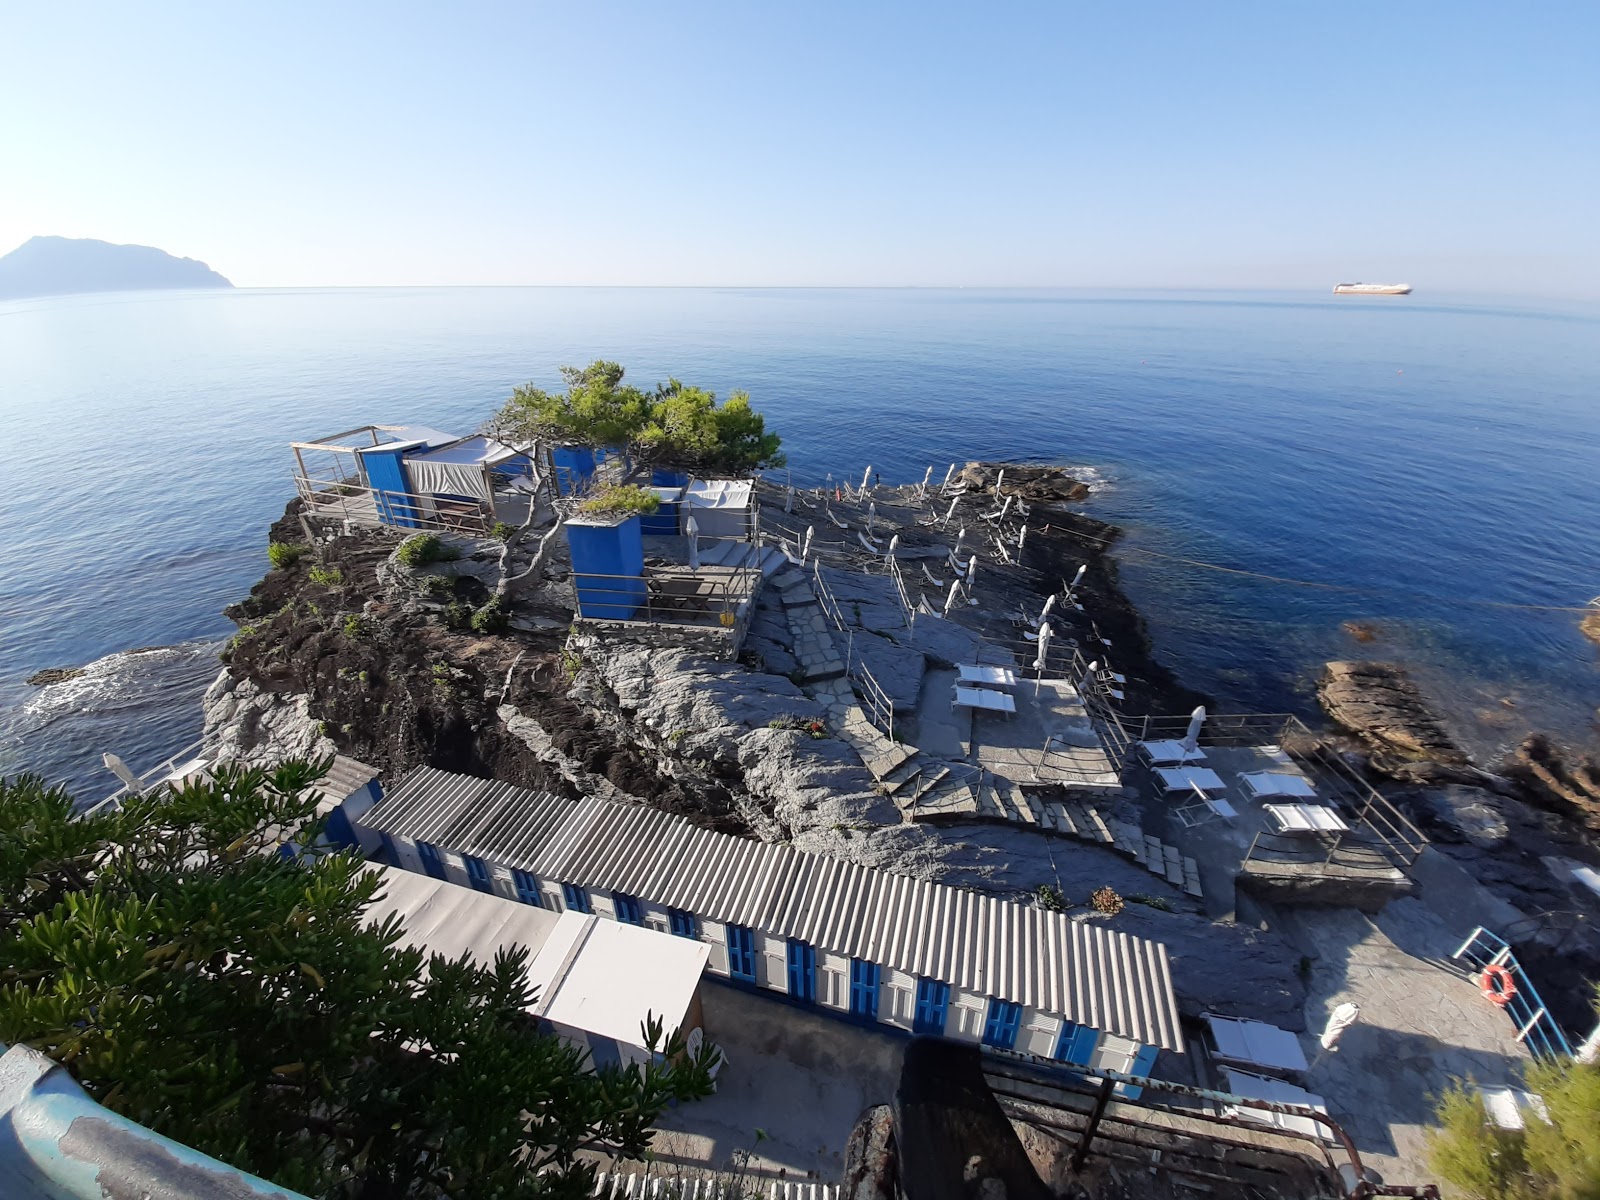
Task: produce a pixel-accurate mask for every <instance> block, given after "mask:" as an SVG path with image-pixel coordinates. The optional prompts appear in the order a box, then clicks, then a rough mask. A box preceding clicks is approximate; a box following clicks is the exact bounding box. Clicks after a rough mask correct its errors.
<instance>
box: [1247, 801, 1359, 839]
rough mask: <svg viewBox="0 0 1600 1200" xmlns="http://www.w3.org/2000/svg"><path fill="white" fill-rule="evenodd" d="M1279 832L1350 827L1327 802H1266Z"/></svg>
mask: <svg viewBox="0 0 1600 1200" xmlns="http://www.w3.org/2000/svg"><path fill="white" fill-rule="evenodd" d="M1262 808H1263V809H1265V810H1266V813H1267V815H1268V816H1269V817H1271V818H1272V819H1273V821H1275V822H1276V823H1277V826H1278V832H1279V833H1338V832H1341V831H1342V830H1346V829H1349V828H1350V826H1349V825H1347V824H1345V820H1344V818H1343V817H1341V816H1340V815H1339V814H1338V813H1337V812H1335V811H1334V810H1333V809H1331V808H1329V807H1328V806H1327V805H1326V804H1264V805H1262Z"/></svg>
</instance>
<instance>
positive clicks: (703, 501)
mask: <svg viewBox="0 0 1600 1200" xmlns="http://www.w3.org/2000/svg"><path fill="white" fill-rule="evenodd" d="M750 491H751V483H750V481H749V480H748V479H696V480H695V481H694V482H693V483H691V484H690V485H689V487H688V490H687V491H686V492H685V494H684V500H685V501H686V502H687V504H688V509H689V512H690V513H691V514H692V515H693V516H694V518H695V520H696V521H698V522H699V524H700V536H701V537H708V538H743V537H747V536H749V532H750V511H749V510H750Z"/></svg>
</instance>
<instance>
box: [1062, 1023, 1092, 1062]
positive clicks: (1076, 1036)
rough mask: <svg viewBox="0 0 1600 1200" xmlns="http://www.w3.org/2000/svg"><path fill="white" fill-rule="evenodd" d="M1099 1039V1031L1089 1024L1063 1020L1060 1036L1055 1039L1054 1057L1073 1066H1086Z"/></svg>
mask: <svg viewBox="0 0 1600 1200" xmlns="http://www.w3.org/2000/svg"><path fill="white" fill-rule="evenodd" d="M1099 1041H1100V1033H1099V1031H1098V1030H1096V1029H1094V1028H1092V1027H1091V1026H1088V1025H1074V1024H1073V1023H1072V1022H1071V1021H1066V1022H1063V1023H1062V1026H1061V1036H1060V1037H1058V1038H1057V1039H1056V1059H1057V1061H1059V1062H1064V1063H1071V1064H1072V1065H1073V1066H1075V1067H1087V1066H1088V1065H1089V1059H1090V1058H1092V1057H1093V1056H1094V1048H1095V1045H1096V1044H1097V1043H1098V1042H1099Z"/></svg>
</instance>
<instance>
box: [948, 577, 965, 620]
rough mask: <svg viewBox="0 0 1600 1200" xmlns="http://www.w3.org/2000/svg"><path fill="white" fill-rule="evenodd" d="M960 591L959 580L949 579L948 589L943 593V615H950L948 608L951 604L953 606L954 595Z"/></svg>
mask: <svg viewBox="0 0 1600 1200" xmlns="http://www.w3.org/2000/svg"><path fill="white" fill-rule="evenodd" d="M960 592H961V580H959V579H952V580H951V581H950V591H949V592H948V593H947V594H946V595H945V598H944V615H945V616H947V617H948V616H949V615H950V609H951V607H952V606H954V604H955V602H956V596H957V595H959V594H960Z"/></svg>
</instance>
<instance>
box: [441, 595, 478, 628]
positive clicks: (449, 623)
mask: <svg viewBox="0 0 1600 1200" xmlns="http://www.w3.org/2000/svg"><path fill="white" fill-rule="evenodd" d="M444 623H445V626H446V627H447V628H450V629H457V630H461V629H471V628H472V605H470V604H464V603H462V602H461V601H460V600H456V601H453V602H452V603H450V604H447V605H445V609H444Z"/></svg>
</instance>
